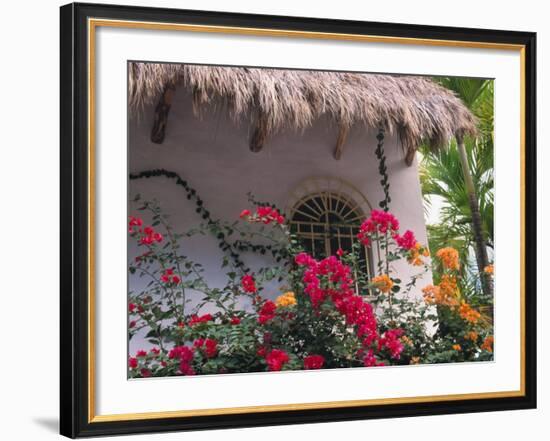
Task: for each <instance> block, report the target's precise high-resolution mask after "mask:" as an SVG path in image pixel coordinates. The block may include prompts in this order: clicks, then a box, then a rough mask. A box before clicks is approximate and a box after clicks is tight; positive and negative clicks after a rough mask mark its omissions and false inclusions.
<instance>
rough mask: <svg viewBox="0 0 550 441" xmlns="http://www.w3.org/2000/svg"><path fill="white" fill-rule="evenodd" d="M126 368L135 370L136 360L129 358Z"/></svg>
mask: <svg viewBox="0 0 550 441" xmlns="http://www.w3.org/2000/svg"><path fill="white" fill-rule="evenodd" d="M128 366H130V368H131V369H135V368H137V367H138V361H137V358H134V357H130V358H129V359H128Z"/></svg>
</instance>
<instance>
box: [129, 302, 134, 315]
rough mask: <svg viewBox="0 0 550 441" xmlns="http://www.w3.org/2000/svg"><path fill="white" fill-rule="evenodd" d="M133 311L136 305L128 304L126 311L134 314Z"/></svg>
mask: <svg viewBox="0 0 550 441" xmlns="http://www.w3.org/2000/svg"><path fill="white" fill-rule="evenodd" d="M134 309H136V305H135V304H134V303H129V304H128V311H130V313H132V312H134Z"/></svg>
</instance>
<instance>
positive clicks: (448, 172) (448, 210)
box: [421, 77, 493, 297]
mask: <svg viewBox="0 0 550 441" xmlns="http://www.w3.org/2000/svg"><path fill="white" fill-rule="evenodd" d="M436 81H438V82H439V83H440V84H442V85H443V86H445V87H447V88H448V89H451V90H453V91H454V92H455V93H456V94H457V95H458V96H459V97H460V98H461V99H462V100H463V101H464V103H465V104H466V105H467V106H468V107H469V108H470V109H471V110H472V111H473V113H474V114H475V115H476V116H477V118H478V120H479V136H478V137H477V138H476V139H463V138H461V137H458V138H457V139H456V141H453V142H452V144H451V148H450V149H448V150H441V151H438V152H430V151H427V150H425V151H424V158H423V164H422V165H423V169H422V171H421V179H422V186H423V193H424V195H426V196H434V195H435V196H439V197H441V198H443V200H444V203H445V206H444V209H443V210H442V224H441V225H439V226H437V227H432V228H431V231H430V233H432V235H433V236H434V238H436V239H437V240H438V241H439V240H444V239H446V240H447V243H449V242H453V241H455V242H456V241H459V243H460V244H461V245H462V246H460V247H458V249H461V250H463V252H467V250H468V249H469V248H470V246H473V247H474V250H475V256H476V261H477V267H478V271H479V274H480V275H481V280H482V287H483V291H484V294H485V295H487V296H491V297H492V282H491V279H490V277H488V275H486V274H485V272H484V268H485V267H486V266H487V265H488V263H489V259H488V256H487V245H489V246H491V247H492V240H493V226H492V224H493V223H492V220H493V173H492V171H493V82H492V81H491V80H479V79H467V78H448V77H445V78H437V79H436Z"/></svg>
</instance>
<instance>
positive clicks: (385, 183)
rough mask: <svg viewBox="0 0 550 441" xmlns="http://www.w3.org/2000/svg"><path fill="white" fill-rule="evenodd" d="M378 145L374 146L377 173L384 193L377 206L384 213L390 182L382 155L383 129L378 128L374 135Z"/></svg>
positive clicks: (388, 206)
mask: <svg viewBox="0 0 550 441" xmlns="http://www.w3.org/2000/svg"><path fill="white" fill-rule="evenodd" d="M376 139H377V141H378V143H377V144H376V150H375V153H376V158H377V159H378V173H380V176H381V177H382V179H380V185H381V186H382V189H383V191H384V199H383V200H381V201H380V202H379V203H378V205H379V206H380V208H382V209H383V210H384V211H388V210H389V209H390V202H391V197H390V181H389V177H388V167H387V166H386V154H385V153H384V129H382V128H380V129H379V130H378V134H377V135H376Z"/></svg>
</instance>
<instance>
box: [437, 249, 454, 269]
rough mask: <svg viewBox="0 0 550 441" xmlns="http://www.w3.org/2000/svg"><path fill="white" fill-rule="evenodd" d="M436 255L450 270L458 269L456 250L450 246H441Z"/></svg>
mask: <svg viewBox="0 0 550 441" xmlns="http://www.w3.org/2000/svg"><path fill="white" fill-rule="evenodd" d="M436 256H437V257H438V258H439V259H440V260H441V263H442V264H443V266H444V267H445V268H447V269H450V270H459V269H460V262H459V260H458V251H457V250H455V249H454V248H452V247H446V248H441V249H440V250H439V251H438V252H437V253H436Z"/></svg>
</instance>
